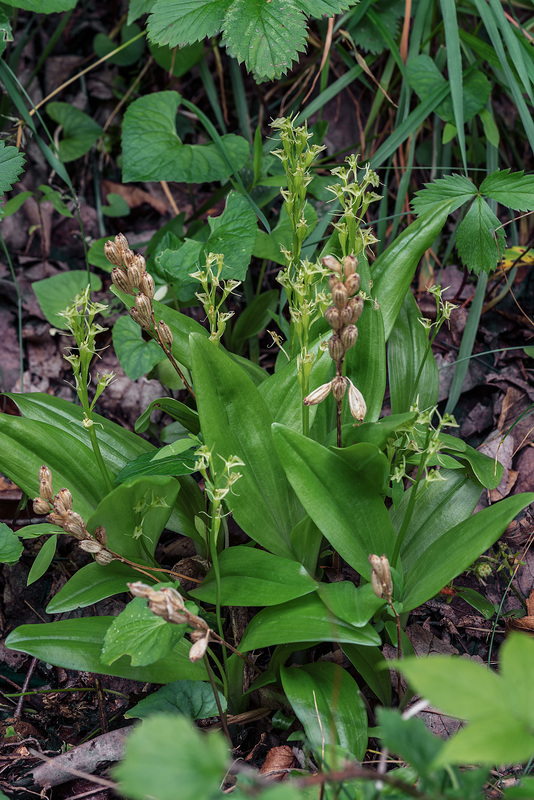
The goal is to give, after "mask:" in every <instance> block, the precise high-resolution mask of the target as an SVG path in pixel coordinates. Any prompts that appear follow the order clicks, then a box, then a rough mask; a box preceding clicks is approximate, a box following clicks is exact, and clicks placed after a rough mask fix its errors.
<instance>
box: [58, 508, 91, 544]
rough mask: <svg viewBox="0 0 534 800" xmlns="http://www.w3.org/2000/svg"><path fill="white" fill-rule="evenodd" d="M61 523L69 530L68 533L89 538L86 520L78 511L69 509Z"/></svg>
mask: <svg viewBox="0 0 534 800" xmlns="http://www.w3.org/2000/svg"><path fill="white" fill-rule="evenodd" d="M50 516H52V515H50ZM60 524H61V527H62V528H63V530H65V531H67V533H72V535H73V536H75V537H76V538H77V539H87V538H88V537H89V533H88V532H87V528H86V527H85V522H84V521H83V518H82V517H80V515H79V514H77V513H76V511H71V510H70V509H69V510H68V511H67V512H66V513H65V515H64V517H63V521H62V522H61V523H60Z"/></svg>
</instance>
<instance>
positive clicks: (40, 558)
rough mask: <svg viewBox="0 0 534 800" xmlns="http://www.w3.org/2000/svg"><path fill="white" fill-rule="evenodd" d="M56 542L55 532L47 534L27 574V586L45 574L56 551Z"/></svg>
mask: <svg viewBox="0 0 534 800" xmlns="http://www.w3.org/2000/svg"><path fill="white" fill-rule="evenodd" d="M56 543H57V534H55V533H54V534H53V535H52V536H49V537H48V539H47V540H46V542H45V543H44V544H43V546H42V547H41V549H40V550H39V553H38V554H37V556H36V558H35V560H34V562H33V564H32V567H31V569H30V572H29V574H28V581H27V586H29V585H30V584H32V583H35V581H38V580H39V578H41V577H42V576H43V575H44V574H45V572H46V570H47V569H48V567H49V566H50V564H51V563H52V559H53V558H54V555H55V553H56Z"/></svg>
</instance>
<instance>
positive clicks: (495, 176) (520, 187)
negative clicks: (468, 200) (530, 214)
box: [480, 169, 534, 211]
mask: <svg viewBox="0 0 534 800" xmlns="http://www.w3.org/2000/svg"><path fill="white" fill-rule="evenodd" d="M480 193H481V194H483V195H485V196H486V197H491V199H492V200H496V201H497V202H498V203H501V205H503V206H508V207H509V208H513V209H514V211H532V209H534V175H525V174H524V173H523V172H522V171H521V172H510V170H509V169H503V170H496V171H495V172H492V173H491V175H488V177H487V178H485V179H484V181H483V182H482V185H481V187H480Z"/></svg>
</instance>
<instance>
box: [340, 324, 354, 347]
mask: <svg viewBox="0 0 534 800" xmlns="http://www.w3.org/2000/svg"><path fill="white" fill-rule="evenodd" d="M340 336H341V341H342V343H343V346H344V347H345V350H349V349H350V348H351V347H353V346H354V345H355V344H356V339H357V338H358V328H357V327H356V325H347V327H346V328H342V330H341V333H340Z"/></svg>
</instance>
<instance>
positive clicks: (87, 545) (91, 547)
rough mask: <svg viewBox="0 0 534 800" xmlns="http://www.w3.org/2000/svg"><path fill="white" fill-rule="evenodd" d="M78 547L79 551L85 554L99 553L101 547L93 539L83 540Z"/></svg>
mask: <svg viewBox="0 0 534 800" xmlns="http://www.w3.org/2000/svg"><path fill="white" fill-rule="evenodd" d="M78 547H79V548H80V549H81V550H85V552H86V553H100V551H101V550H102V545H101V544H100V543H99V542H95V540H94V539H84V540H83V542H80V544H79V545H78Z"/></svg>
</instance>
